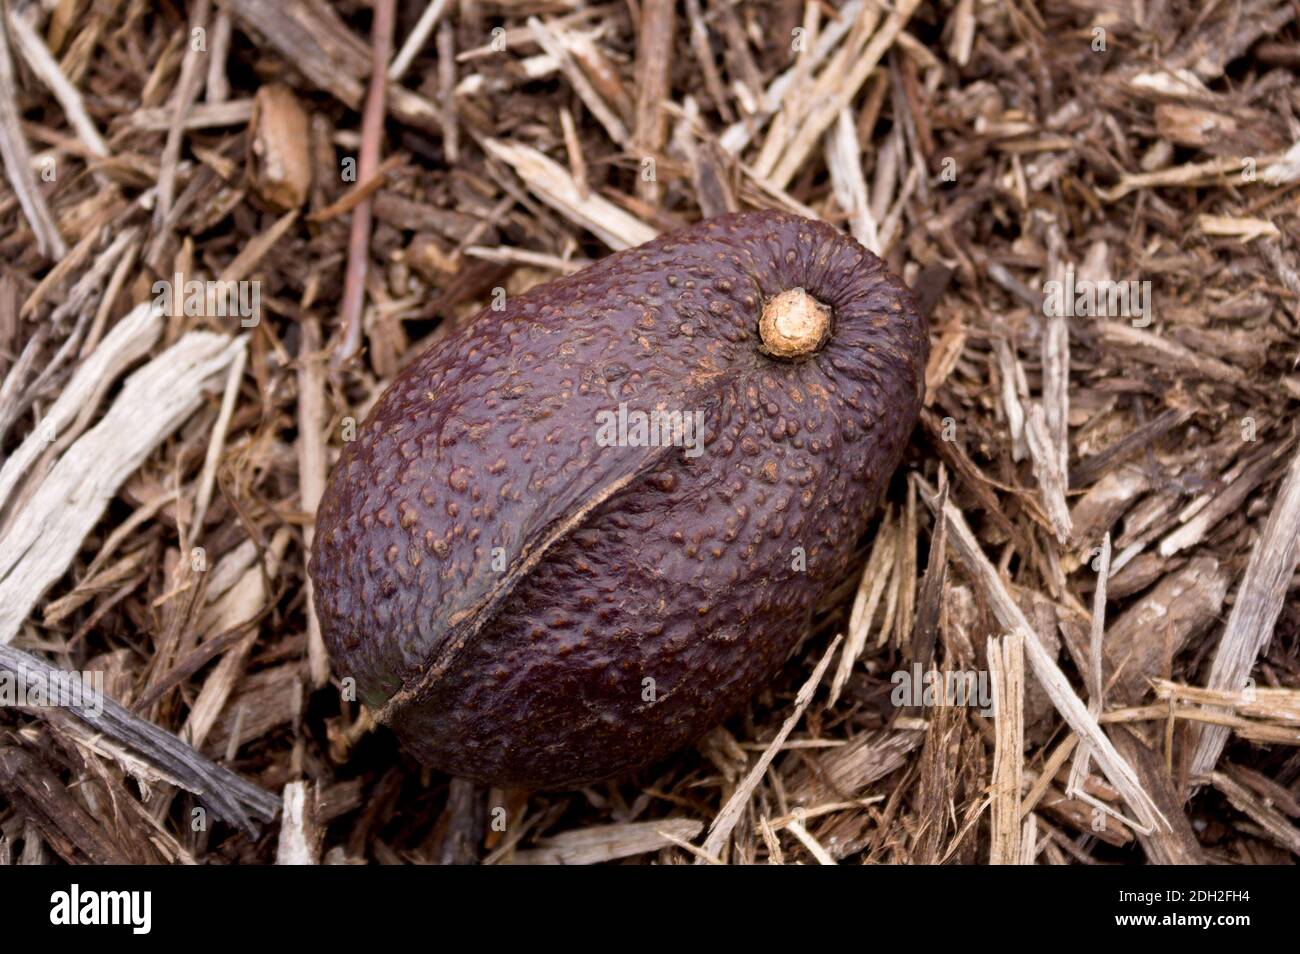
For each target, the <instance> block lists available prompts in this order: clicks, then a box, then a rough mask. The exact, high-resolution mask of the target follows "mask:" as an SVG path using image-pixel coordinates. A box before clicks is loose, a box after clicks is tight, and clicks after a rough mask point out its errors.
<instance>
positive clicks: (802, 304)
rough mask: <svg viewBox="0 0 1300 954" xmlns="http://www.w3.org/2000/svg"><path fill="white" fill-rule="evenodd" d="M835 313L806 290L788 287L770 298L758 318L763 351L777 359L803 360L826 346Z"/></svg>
mask: <svg viewBox="0 0 1300 954" xmlns="http://www.w3.org/2000/svg"><path fill="white" fill-rule="evenodd" d="M830 332H831V310H830V309H829V308H828V307H826V305H824V304H822V303H821V302H820V301H818V300H817V299H816V298H814V297H813V296H812V295H810V294H808V292H807V291H806V290H805V289H803V288H787V289H786V290H785V291H783V292H781V293H780V294H779V295H776V296H774V297H773V298H770V299H768V301H767V303H766V304H765V305H764V306H763V314H762V315H761V316H760V317H759V319H758V335H759V337H760V338H761V339H762V341H763V344H762V350H763V352H764V353H766V354H769V355H771V356H772V357H774V358H800V357H803V356H804V355H809V354H812V353H813V352H815V351H817V350H818V349H819V348H821V346H822V345H824V344H825V343H826V339H827V338H828V337H830Z"/></svg>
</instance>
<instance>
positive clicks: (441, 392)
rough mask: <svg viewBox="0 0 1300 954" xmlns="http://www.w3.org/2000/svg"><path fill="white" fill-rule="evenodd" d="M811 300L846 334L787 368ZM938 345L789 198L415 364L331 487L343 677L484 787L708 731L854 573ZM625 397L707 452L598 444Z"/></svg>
mask: <svg viewBox="0 0 1300 954" xmlns="http://www.w3.org/2000/svg"><path fill="white" fill-rule="evenodd" d="M794 287H803V288H805V289H806V290H807V291H808V292H809V293H810V294H812V295H813V296H814V297H815V298H817V299H818V300H820V301H821V302H823V303H825V304H826V305H829V306H830V308H831V311H832V321H833V326H832V332H831V335H830V338H829V340H828V341H827V342H826V344H825V345H824V346H823V347H822V348H821V350H819V351H817V352H816V353H814V354H812V355H809V356H806V357H802V358H796V359H793V360H781V359H775V358H772V357H769V356H768V355H765V354H764V353H762V351H761V350H760V339H759V332H758V324H759V315H760V312H761V310H762V307H763V304H764V302H765V301H767V300H768V299H770V298H772V297H773V296H775V295H777V294H778V293H780V292H782V291H784V290H786V289H789V288H794ZM928 349H929V346H928V340H927V337H926V331H925V325H924V321H923V320H922V318H921V316H920V315H919V314H918V312H917V309H916V306H915V303H914V301H913V299H912V296H911V294H910V292H909V291H908V290H907V288H906V287H905V286H904V285H903V284H902V283H901V282H900V281H899V280H898V279H897V278H896V277H895V276H894V275H892V274H891V273H890V272H889V271H888V270H887V268H886V267H885V265H884V264H883V263H882V262H881V261H880V260H879V259H878V258H876V257H875V256H874V255H872V254H871V253H870V252H868V251H866V250H865V249H864V248H863V247H862V246H861V245H859V244H858V243H857V242H855V241H854V240H853V239H851V238H848V237H845V236H844V235H841V234H840V233H839V232H837V231H836V230H834V229H833V228H831V227H829V226H827V225H825V224H822V223H818V222H813V221H809V220H807V219H802V218H799V217H796V216H792V215H788V214H785V213H779V212H750V213H741V214H736V215H728V216H724V217H721V218H718V219H713V220H710V221H708V222H704V223H701V224H699V225H696V226H692V227H690V228H687V229H683V230H680V231H678V232H674V233H671V234H668V235H665V236H663V237H661V238H659V239H656V240H655V241H653V242H650V243H648V244H646V245H643V246H640V247H638V248H634V249H630V250H627V251H623V252H619V253H616V254H613V255H611V256H609V257H608V258H605V259H603V260H602V261H600V262H598V263H596V264H595V265H592V266H591V267H589V268H587V269H585V270H584V271H582V272H579V273H578V274H576V275H573V276H570V277H567V278H562V279H560V280H557V281H554V282H552V283H550V284H548V285H544V286H541V287H537V288H534V289H532V290H530V291H529V292H527V293H526V294H522V295H519V296H516V297H514V298H513V299H511V300H510V302H509V304H508V305H507V307H506V308H505V309H504V310H502V311H492V310H485V311H484V312H482V313H481V314H480V315H479V316H478V317H477V318H476V319H475V320H474V321H473V322H472V323H471V324H470V325H468V326H467V327H466V328H465V329H464V330H462V331H460V332H459V333H457V334H455V335H453V336H449V337H448V338H447V339H445V340H444V341H442V342H440V343H438V344H436V345H434V346H433V347H432V348H431V349H430V350H429V351H427V352H426V353H425V354H424V355H423V356H421V357H420V358H419V359H418V360H416V361H415V362H414V363H413V364H412V365H410V366H409V367H408V368H406V369H405V370H404V371H403V372H402V373H401V374H400V375H399V376H398V378H397V379H396V380H395V381H394V382H393V384H392V386H391V387H390V388H389V389H388V390H387V391H386V392H385V393H384V395H383V396H382V397H381V398H380V399H379V401H378V403H377V404H376V405H375V407H374V409H373V410H372V411H371V413H370V416H369V417H368V418H367V420H366V421H365V422H364V424H362V426H361V428H360V429H359V431H358V433H357V437H356V440H355V441H353V442H351V443H349V444H346V445H345V447H344V450H343V454H342V457H341V459H340V461H339V463H338V465H337V466H336V467H335V469H334V471H333V473H332V475H331V478H330V482H329V485H328V487H327V489H326V492H325V495H324V498H323V499H322V501H321V504H320V508H319V511H318V515H317V532H316V538H315V545H314V552H313V554H312V559H311V564H310V571H311V575H312V579H313V583H314V589H315V598H316V610H317V613H318V615H319V618H320V622H321V626H322V630H323V633H324V636H325V640H326V643H327V645H328V646H329V649H330V651H331V653H332V655H333V659H334V667H335V671H336V673H337V674H338V675H339V676H341V677H346V676H351V677H354V678H355V679H356V682H357V685H358V687H359V690H360V694H361V698H362V699H363V701H365V702H366V703H367V704H368V705H370V706H371V707H372V708H374V709H376V710H377V712H378V714H379V717H380V718H381V720H382V721H384V722H386V723H388V724H389V725H390V726H391V727H392V728H393V729H394V730H395V731H396V732H397V734H398V736H399V738H400V739H401V740H402V742H403V744H404V745H405V746H406V747H407V749H408V750H409V751H411V752H412V753H413V754H414V755H416V756H417V757H418V758H419V759H420V760H421V761H423V762H425V763H426V764H428V765H430V766H433V767H436V768H440V769H443V770H445V771H447V772H450V773H452V774H455V775H459V776H464V777H468V778H471V779H475V780H477V781H480V782H483V783H488V784H494V785H501V786H511V787H519V788H550V789H557V788H568V787H573V786H576V785H580V784H584V783H586V782H590V781H594V780H597V779H601V778H606V777H610V776H615V775H619V774H623V773H626V772H629V771H631V770H633V769H635V768H637V767H640V766H643V765H645V764H647V763H649V762H651V761H654V760H655V759H658V758H661V757H662V756H664V755H667V754H668V753H670V752H672V751H673V750H675V749H678V748H680V747H682V746H684V745H687V744H689V743H690V742H691V741H693V740H694V739H696V738H698V737H699V736H700V735H702V734H703V733H704V732H706V731H707V730H708V729H710V728H711V727H713V726H714V725H716V724H718V723H719V722H721V721H722V720H723V719H724V718H726V717H727V716H728V715H729V714H731V713H733V712H734V711H736V710H737V709H738V708H739V707H740V706H741V705H743V703H744V702H745V700H746V699H748V698H749V697H750V696H751V695H752V694H753V693H754V692H755V690H757V689H758V688H760V687H761V686H762V685H763V684H764V683H765V682H766V681H767V680H769V679H770V678H771V677H772V676H773V675H774V674H775V673H776V672H777V670H778V669H779V668H780V666H781V665H782V663H783V662H784V661H785V659H786V658H787V656H788V654H789V653H790V651H791V649H792V648H793V647H794V645H795V643H796V642H797V641H798V640H799V639H800V637H801V636H802V635H803V634H804V633H805V632H806V628H807V626H808V623H809V621H810V618H811V614H812V611H813V609H814V607H815V606H816V605H817V603H818V602H819V600H820V599H821V598H822V597H823V596H824V595H825V594H826V593H827V591H828V589H829V588H830V587H831V586H833V585H834V584H835V583H836V582H837V581H838V580H840V579H842V578H843V575H844V573H845V572H846V571H847V569H848V567H847V563H848V560H849V557H850V555H851V553H852V552H853V549H854V546H855V543H856V542H857V541H858V539H859V538H860V536H861V534H862V533H863V532H864V531H865V530H866V529H867V527H868V522H869V520H870V518H871V515H872V513H873V511H874V510H875V508H876V505H877V502H878V498H879V496H880V493H881V490H882V487H883V485H884V483H885V481H887V480H888V478H889V476H890V474H891V472H892V471H893V470H894V468H895V467H896V466H897V464H898V460H899V457H900V455H901V454H902V451H903V448H904V446H905V444H906V442H907V439H908V436H909V434H910V432H911V430H912V428H913V426H914V425H915V423H916V418H917V414H918V413H919V409H920V404H921V396H922V393H923V388H924V384H923V375H924V367H925V361H926V357H927V354H928ZM620 402H625V403H626V404H627V405H628V408H629V409H630V410H637V409H640V410H644V411H649V410H651V409H653V408H656V407H659V408H664V409H667V410H680V411H686V412H690V411H694V410H700V411H702V412H703V414H704V450H703V453H702V454H700V455H699V456H696V457H694V458H688V457H686V455H685V454H684V452H683V449H682V448H681V447H619V446H600V445H599V444H598V442H597V429H598V425H597V421H598V417H597V413H598V412H600V411H616V410H617V408H618V405H619V403H620ZM796 548H802V553H803V554H804V561H803V563H804V565H805V566H806V569H800V568H799V567H800V560H799V558H798V556H799V552H800V551H799V550H798V549H796ZM647 680H653V682H648V681H647Z"/></svg>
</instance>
